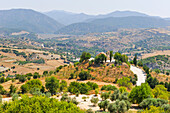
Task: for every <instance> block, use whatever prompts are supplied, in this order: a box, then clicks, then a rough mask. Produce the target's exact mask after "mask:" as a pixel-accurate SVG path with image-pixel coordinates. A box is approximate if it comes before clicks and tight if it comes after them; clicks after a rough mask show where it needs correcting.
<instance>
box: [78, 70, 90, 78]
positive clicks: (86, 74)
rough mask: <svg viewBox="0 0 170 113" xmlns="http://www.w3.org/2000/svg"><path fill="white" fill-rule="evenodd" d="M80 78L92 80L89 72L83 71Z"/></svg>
mask: <svg viewBox="0 0 170 113" xmlns="http://www.w3.org/2000/svg"><path fill="white" fill-rule="evenodd" d="M79 78H80V79H81V80H89V79H91V74H90V73H89V72H87V71H81V72H80V73H79Z"/></svg>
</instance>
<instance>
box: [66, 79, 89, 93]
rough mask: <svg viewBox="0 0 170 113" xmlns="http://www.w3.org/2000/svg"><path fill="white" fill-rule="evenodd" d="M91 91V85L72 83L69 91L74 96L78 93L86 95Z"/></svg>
mask: <svg viewBox="0 0 170 113" xmlns="http://www.w3.org/2000/svg"><path fill="white" fill-rule="evenodd" d="M90 90H91V88H90V86H89V85H87V84H86V83H79V82H71V83H70V85H69V87H68V91H69V92H70V93H73V94H76V93H77V92H80V93H81V94H86V93H88V91H90Z"/></svg>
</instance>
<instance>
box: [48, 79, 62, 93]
mask: <svg viewBox="0 0 170 113" xmlns="http://www.w3.org/2000/svg"><path fill="white" fill-rule="evenodd" d="M45 81H46V83H45V87H46V89H48V90H49V92H51V94H52V95H53V94H55V93H56V91H57V89H58V88H59V84H60V83H59V80H57V79H56V78H55V77H50V78H46V80H45Z"/></svg>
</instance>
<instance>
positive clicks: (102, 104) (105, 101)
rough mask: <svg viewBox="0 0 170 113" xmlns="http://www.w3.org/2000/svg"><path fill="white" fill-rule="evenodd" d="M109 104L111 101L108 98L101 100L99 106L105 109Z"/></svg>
mask: <svg viewBox="0 0 170 113" xmlns="http://www.w3.org/2000/svg"><path fill="white" fill-rule="evenodd" d="M108 105H109V101H108V100H104V101H101V102H100V103H99V104H98V106H99V107H100V109H103V111H105V110H106V109H107V107H108Z"/></svg>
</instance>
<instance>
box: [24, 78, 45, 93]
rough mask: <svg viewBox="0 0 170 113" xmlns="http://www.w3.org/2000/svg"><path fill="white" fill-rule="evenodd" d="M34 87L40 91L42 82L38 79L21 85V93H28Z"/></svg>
mask: <svg viewBox="0 0 170 113" xmlns="http://www.w3.org/2000/svg"><path fill="white" fill-rule="evenodd" d="M34 87H36V88H39V89H41V88H42V82H41V81H40V80H38V79H33V80H30V81H27V82H26V83H25V84H23V85H22V86H21V90H22V93H27V92H28V91H30V90H31V89H32V88H34Z"/></svg>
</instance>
